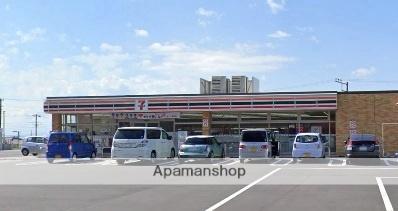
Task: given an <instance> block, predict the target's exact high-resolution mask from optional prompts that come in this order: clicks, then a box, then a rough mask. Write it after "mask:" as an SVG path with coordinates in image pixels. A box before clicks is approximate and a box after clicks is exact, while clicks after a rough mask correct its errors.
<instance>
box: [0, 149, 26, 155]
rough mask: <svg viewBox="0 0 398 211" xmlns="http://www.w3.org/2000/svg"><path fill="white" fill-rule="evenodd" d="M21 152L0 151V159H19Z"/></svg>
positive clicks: (17, 150) (14, 150)
mask: <svg viewBox="0 0 398 211" xmlns="http://www.w3.org/2000/svg"><path fill="white" fill-rule="evenodd" d="M21 156H22V154H21V151H20V150H19V149H13V150H0V157H21Z"/></svg>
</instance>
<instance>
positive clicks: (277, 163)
mask: <svg viewBox="0 0 398 211" xmlns="http://www.w3.org/2000/svg"><path fill="white" fill-rule="evenodd" d="M279 161H282V160H278V161H276V162H273V163H272V164H271V166H287V165H289V164H291V163H292V162H293V159H291V160H289V161H288V162H286V163H283V164H279Z"/></svg>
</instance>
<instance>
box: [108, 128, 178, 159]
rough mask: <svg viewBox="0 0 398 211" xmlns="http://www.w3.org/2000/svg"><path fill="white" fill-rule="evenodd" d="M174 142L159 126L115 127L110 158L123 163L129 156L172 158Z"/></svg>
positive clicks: (174, 153)
mask: <svg viewBox="0 0 398 211" xmlns="http://www.w3.org/2000/svg"><path fill="white" fill-rule="evenodd" d="M175 155H176V151H175V147H174V142H173V140H172V137H171V136H169V135H168V134H167V133H166V131H165V130H163V129H162V128H160V127H121V128H119V129H117V131H116V133H115V135H114V137H113V143H112V148H111V158H112V159H115V160H116V161H117V163H118V164H123V163H124V162H125V161H126V160H128V159H130V158H167V157H171V158H174V157H175Z"/></svg>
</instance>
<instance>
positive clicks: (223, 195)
mask: <svg viewBox="0 0 398 211" xmlns="http://www.w3.org/2000/svg"><path fill="white" fill-rule="evenodd" d="M206 162H207V163H206ZM206 162H203V161H198V160H186V161H184V162H182V163H178V162H176V161H175V160H159V161H155V162H142V161H132V162H131V163H130V164H126V165H124V166H118V165H116V164H115V163H114V162H113V161H111V160H106V159H105V160H101V159H98V160H95V161H90V160H85V159H83V160H79V161H76V162H74V163H70V162H66V161H65V162H64V161H60V162H58V164H48V163H46V161H45V160H42V159H40V158H35V157H32V156H28V157H23V158H10V159H7V158H2V159H0V172H1V173H0V183H1V184H3V185H1V187H0V207H1V210H173V211H178V210H212V209H215V210H236V211H237V210H297V211H301V210H303V211H304V210H354V211H355V210H358V211H359V210H361V211H366V210H369V211H375V210H388V208H389V207H392V208H395V209H398V161H397V160H394V159H390V160H387V162H386V161H384V160H357V161H355V162H348V161H346V160H344V159H332V160H329V159H325V160H299V161H297V162H293V161H291V160H289V159H279V160H278V159H276V160H270V161H265V162H264V161H248V162H246V163H245V164H240V163H239V162H236V160H234V159H231V160H228V159H227V160H212V161H206ZM156 165H158V166H161V167H162V169H164V168H172V169H175V168H180V167H181V168H183V167H209V168H212V167H219V166H220V165H224V167H226V168H229V169H231V168H244V169H246V171H247V172H246V173H247V174H246V175H245V176H244V178H241V179H237V178H235V177H230V176H229V177H228V176H225V177H221V178H219V177H217V178H210V179H209V178H208V177H204V178H194V177H189V178H187V177H181V178H175V177H172V176H171V177H170V178H166V179H164V178H161V177H156V176H153V173H154V169H155V166H156ZM72 177H73V179H71V178H72ZM376 178H379V179H380V181H382V184H381V186H382V187H383V188H384V189H385V194H384V196H383V193H382V192H383V191H382V190H381V188H380V186H379V184H378V183H377V179H376ZM120 181H121V182H120ZM383 188H382V189H383ZM386 196H387V199H388V200H386ZM383 197H384V198H383Z"/></svg>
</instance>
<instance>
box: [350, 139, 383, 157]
mask: <svg viewBox="0 0 398 211" xmlns="http://www.w3.org/2000/svg"><path fill="white" fill-rule="evenodd" d="M345 144H346V147H345V149H346V157H347V158H379V157H380V145H379V142H378V141H377V137H376V136H375V135H373V134H354V135H351V136H350V137H349V138H348V140H347V141H345Z"/></svg>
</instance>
